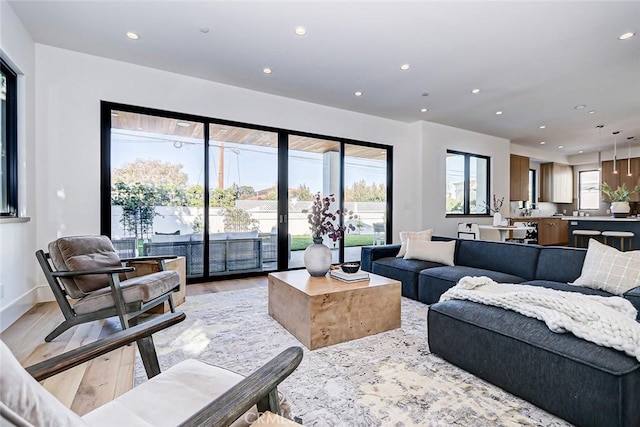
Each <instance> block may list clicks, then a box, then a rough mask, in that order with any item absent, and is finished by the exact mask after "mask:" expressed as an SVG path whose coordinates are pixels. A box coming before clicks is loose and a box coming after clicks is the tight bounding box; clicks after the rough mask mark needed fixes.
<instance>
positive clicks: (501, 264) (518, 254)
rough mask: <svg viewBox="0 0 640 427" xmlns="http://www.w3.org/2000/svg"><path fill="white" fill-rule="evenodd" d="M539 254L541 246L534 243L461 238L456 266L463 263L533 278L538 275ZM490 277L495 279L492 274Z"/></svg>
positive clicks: (527, 278)
mask: <svg viewBox="0 0 640 427" xmlns="http://www.w3.org/2000/svg"><path fill="white" fill-rule="evenodd" d="M539 254H540V247H538V246H534V245H522V244H517V243H504V242H491V241H486V240H460V241H459V244H458V250H457V252H456V259H455V264H456V266H458V265H463V266H467V267H475V268H480V269H484V270H491V271H496V272H501V273H505V274H510V275H513V276H518V277H522V278H524V280H533V279H535V277H536V268H537V265H538V255H539ZM489 277H491V278H492V279H494V278H493V277H492V276H489ZM494 280H496V279H494ZM496 281H498V280H496ZM521 281H522V280H520V281H519V282H521ZM519 282H513V283H519Z"/></svg>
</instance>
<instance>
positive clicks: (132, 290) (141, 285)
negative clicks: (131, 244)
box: [73, 270, 180, 314]
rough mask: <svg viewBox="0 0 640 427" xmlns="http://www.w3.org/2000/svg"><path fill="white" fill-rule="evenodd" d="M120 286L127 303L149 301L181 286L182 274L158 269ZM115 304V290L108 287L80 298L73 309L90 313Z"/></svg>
mask: <svg viewBox="0 0 640 427" xmlns="http://www.w3.org/2000/svg"><path fill="white" fill-rule="evenodd" d="M120 287H121V288H122V297H123V298H124V302H125V303H127V304H128V303H133V302H137V301H140V302H148V301H151V300H152V299H156V298H158V297H159V296H161V295H164V294H167V293H169V292H170V291H171V290H172V289H177V288H179V287H180V275H179V274H178V272H177V271H173V270H164V271H158V272H156V273H153V274H145V275H142V276H136V277H132V278H131V279H127V280H125V281H123V282H120ZM113 306H115V302H114V300H113V292H112V291H111V287H108V288H104V289H100V290H97V291H95V292H92V293H91V294H90V295H88V296H86V297H84V298H82V299H80V300H78V301H77V302H76V303H75V304H74V306H73V310H74V311H75V312H76V313H77V314H88V313H93V312H96V311H98V310H100V309H103V308H108V307H113Z"/></svg>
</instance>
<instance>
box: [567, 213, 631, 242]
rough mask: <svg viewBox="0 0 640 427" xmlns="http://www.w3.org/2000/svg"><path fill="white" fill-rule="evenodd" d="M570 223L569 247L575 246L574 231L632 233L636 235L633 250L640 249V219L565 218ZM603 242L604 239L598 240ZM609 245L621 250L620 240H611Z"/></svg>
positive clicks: (603, 217) (607, 217)
mask: <svg viewBox="0 0 640 427" xmlns="http://www.w3.org/2000/svg"><path fill="white" fill-rule="evenodd" d="M562 220H563V221H567V222H568V223H569V236H568V237H569V246H574V238H573V230H597V231H601V232H602V231H630V232H632V233H634V234H635V236H634V237H633V239H631V250H638V249H640V218H612V217H610V216H565V217H562ZM598 240H599V241H602V238H601V237H599V238H598ZM608 244H609V245H612V246H614V247H617V248H619V246H618V239H610V241H609V242H608Z"/></svg>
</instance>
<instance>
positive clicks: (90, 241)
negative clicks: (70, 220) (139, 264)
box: [49, 236, 121, 298]
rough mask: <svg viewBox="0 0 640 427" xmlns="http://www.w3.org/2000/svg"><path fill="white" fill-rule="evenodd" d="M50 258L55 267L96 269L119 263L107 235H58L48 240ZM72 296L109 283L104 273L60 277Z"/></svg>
mask: <svg viewBox="0 0 640 427" xmlns="http://www.w3.org/2000/svg"><path fill="white" fill-rule="evenodd" d="M49 254H50V256H51V262H52V263H53V266H54V267H55V268H56V270H58V271H78V270H95V269H99V268H117V267H121V263H120V258H119V257H118V254H117V253H116V250H115V249H114V248H113V245H112V244H111V240H109V238H108V237H107V236H70V237H61V238H59V239H57V240H55V241H53V242H51V243H49ZM61 281H62V284H63V286H64V288H65V290H66V291H67V294H69V296H70V297H71V298H82V297H83V296H84V295H86V294H88V293H90V292H93V291H95V290H97V289H101V288H105V287H108V286H109V277H108V276H107V275H106V274H91V275H86V276H77V277H74V278H66V277H63V278H61Z"/></svg>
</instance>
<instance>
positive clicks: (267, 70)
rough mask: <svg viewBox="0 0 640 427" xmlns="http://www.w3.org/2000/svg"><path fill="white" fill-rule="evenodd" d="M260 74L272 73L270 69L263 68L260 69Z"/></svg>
mask: <svg viewBox="0 0 640 427" xmlns="http://www.w3.org/2000/svg"><path fill="white" fill-rule="evenodd" d="M262 72H263V73H265V74H271V73H273V71H271V68H269V67H264V68H263V69H262Z"/></svg>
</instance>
